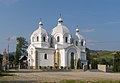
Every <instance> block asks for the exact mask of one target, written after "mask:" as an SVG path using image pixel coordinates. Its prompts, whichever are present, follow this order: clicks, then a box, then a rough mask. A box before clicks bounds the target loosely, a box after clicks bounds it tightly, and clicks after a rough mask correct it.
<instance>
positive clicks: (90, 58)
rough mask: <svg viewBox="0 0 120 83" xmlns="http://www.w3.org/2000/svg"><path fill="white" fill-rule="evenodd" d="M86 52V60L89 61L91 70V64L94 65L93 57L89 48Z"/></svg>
mask: <svg viewBox="0 0 120 83" xmlns="http://www.w3.org/2000/svg"><path fill="white" fill-rule="evenodd" d="M85 50H86V58H87V60H88V68H89V64H91V63H92V57H91V55H90V49H89V48H86V49H85Z"/></svg>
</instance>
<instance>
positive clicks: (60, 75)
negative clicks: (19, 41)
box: [0, 71, 120, 83]
mask: <svg viewBox="0 0 120 83" xmlns="http://www.w3.org/2000/svg"><path fill="white" fill-rule="evenodd" d="M11 74H14V76H4V77H0V81H3V80H4V81H6V82H9V83H10V82H11V83H16V82H17V83H18V82H19V83H21V82H22V83H24V82H25V83H26V82H28V83H34V82H38V83H39V82H60V81H61V80H82V81H94V80H98V81H99V80H120V74H115V73H104V72H90V71H86V72H79V71H72V72H32V73H30V72H29V73H11Z"/></svg>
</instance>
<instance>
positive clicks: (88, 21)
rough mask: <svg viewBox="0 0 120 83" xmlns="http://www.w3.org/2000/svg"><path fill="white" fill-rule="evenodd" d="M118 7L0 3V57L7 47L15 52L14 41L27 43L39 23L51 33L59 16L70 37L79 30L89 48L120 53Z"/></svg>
mask: <svg viewBox="0 0 120 83" xmlns="http://www.w3.org/2000/svg"><path fill="white" fill-rule="evenodd" d="M119 4H120V0H0V53H3V51H4V49H5V48H6V49H7V48H8V44H9V51H10V52H14V51H15V48H16V43H17V42H16V37H19V36H22V37H24V38H26V40H27V41H30V35H31V34H32V32H33V31H34V30H36V29H37V27H38V23H39V21H40V20H41V19H42V22H43V24H44V28H45V29H46V30H47V32H49V33H50V32H51V31H52V29H53V28H54V27H55V26H56V25H57V20H58V18H59V17H60V14H61V17H62V19H63V21H64V25H65V26H67V27H68V29H69V30H70V32H71V34H72V35H75V29H76V28H77V26H78V28H79V29H80V33H81V34H82V35H83V36H84V37H85V39H86V42H87V47H88V48H90V49H93V50H112V51H117V50H120V37H119V36H120V5H119ZM9 37H10V41H8V40H7V39H8V38H9Z"/></svg>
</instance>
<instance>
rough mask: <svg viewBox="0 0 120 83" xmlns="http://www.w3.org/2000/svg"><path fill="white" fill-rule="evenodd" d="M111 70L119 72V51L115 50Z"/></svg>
mask: <svg viewBox="0 0 120 83" xmlns="http://www.w3.org/2000/svg"><path fill="white" fill-rule="evenodd" d="M113 61H114V63H113V71H114V72H120V52H116V54H115V55H114V60H113Z"/></svg>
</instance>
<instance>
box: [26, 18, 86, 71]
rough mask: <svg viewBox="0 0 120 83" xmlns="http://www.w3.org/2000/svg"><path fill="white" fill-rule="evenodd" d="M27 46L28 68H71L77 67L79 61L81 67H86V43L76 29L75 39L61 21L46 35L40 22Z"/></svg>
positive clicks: (60, 19)
mask: <svg viewBox="0 0 120 83" xmlns="http://www.w3.org/2000/svg"><path fill="white" fill-rule="evenodd" d="M30 40H31V43H30V45H29V46H28V49H27V51H28V58H27V61H28V67H29V68H31V69H41V68H57V69H62V68H71V65H73V66H74V67H77V62H78V60H79V59H80V61H81V65H87V60H86V51H85V47H86V41H85V39H84V37H83V36H82V35H81V34H80V30H79V29H76V34H75V37H74V38H73V35H72V34H71V33H70V31H69V29H68V28H67V27H66V26H65V25H64V23H63V19H62V18H61V17H60V18H59V19H58V23H57V26H56V27H54V28H53V29H52V32H51V33H48V32H47V31H46V30H45V28H44V26H43V23H42V22H41V21H40V22H39V26H38V28H37V30H35V31H34V32H33V33H32V35H31V37H30ZM71 60H73V61H71Z"/></svg>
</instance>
